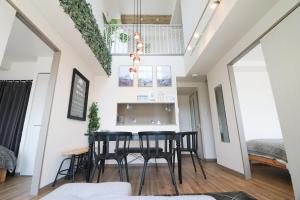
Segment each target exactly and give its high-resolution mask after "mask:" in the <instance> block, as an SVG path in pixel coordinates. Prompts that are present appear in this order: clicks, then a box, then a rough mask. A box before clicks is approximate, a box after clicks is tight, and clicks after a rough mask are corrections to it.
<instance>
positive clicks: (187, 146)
mask: <svg viewBox="0 0 300 200" xmlns="http://www.w3.org/2000/svg"><path fill="white" fill-rule="evenodd" d="M177 135H178V136H179V137H180V140H181V141H180V150H181V152H189V153H190V155H191V158H192V162H193V166H194V169H195V172H197V168H196V164H195V160H194V157H196V158H197V160H198V163H199V166H200V168H201V171H202V174H203V176H204V179H206V174H205V171H204V169H203V166H202V163H201V159H200V157H199V155H198V153H197V151H198V132H197V131H189V132H178V133H177ZM175 152H176V149H174V150H173V161H174V160H175ZM174 168H175V162H173V171H174Z"/></svg>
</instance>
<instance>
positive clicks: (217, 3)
mask: <svg viewBox="0 0 300 200" xmlns="http://www.w3.org/2000/svg"><path fill="white" fill-rule="evenodd" d="M220 3H221V1H220V0H215V1H213V2H212V4H211V5H210V8H211V9H215V8H216V7H217V6H218V5H219V4H220Z"/></svg>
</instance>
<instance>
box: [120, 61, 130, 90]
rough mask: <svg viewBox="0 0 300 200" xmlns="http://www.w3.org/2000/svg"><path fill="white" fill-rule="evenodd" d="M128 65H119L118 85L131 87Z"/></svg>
mask: <svg viewBox="0 0 300 200" xmlns="http://www.w3.org/2000/svg"><path fill="white" fill-rule="evenodd" d="M129 69H130V66H120V67H119V87H132V86H133V79H132V77H131V75H130V72H129Z"/></svg>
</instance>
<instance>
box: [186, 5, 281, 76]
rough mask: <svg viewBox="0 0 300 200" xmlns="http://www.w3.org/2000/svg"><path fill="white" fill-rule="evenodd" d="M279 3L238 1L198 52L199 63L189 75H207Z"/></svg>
mask: <svg viewBox="0 0 300 200" xmlns="http://www.w3.org/2000/svg"><path fill="white" fill-rule="evenodd" d="M277 1H278V0H264V1H261V0H251V1H238V2H237V3H236V5H235V6H234V8H233V9H232V10H231V11H230V13H229V15H228V16H227V17H226V18H225V19H224V21H223V23H222V25H221V26H220V27H219V28H218V30H217V31H216V33H215V34H214V35H213V37H212V38H211V39H210V41H208V43H206V46H205V47H201V49H203V50H201V51H199V52H197V54H198V55H197V61H196V62H195V63H194V64H193V66H192V68H191V69H190V70H189V72H188V73H189V74H193V73H198V74H207V72H208V71H209V70H210V69H211V67H213V66H215V65H216V64H217V62H218V61H219V60H220V59H221V58H222V57H223V56H224V55H226V54H227V52H228V51H229V50H230V49H231V48H232V47H233V46H234V45H235V44H236V43H237V42H238V41H239V40H240V39H241V38H242V37H243V36H244V35H245V34H246V33H247V32H248V31H249V30H250V29H251V28H252V27H253V26H254V25H255V24H256V23H257V22H258V21H259V19H260V18H261V17H262V16H264V15H265V14H266V13H267V12H268V10H270V9H271V8H272V7H273V6H274V5H275V4H276V3H277ZM225 3H226V2H225ZM253 10H255V12H253ZM207 34H210V33H209V31H208V33H207ZM199 49H200V48H199Z"/></svg>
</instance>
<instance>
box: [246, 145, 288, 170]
mask: <svg viewBox="0 0 300 200" xmlns="http://www.w3.org/2000/svg"><path fill="white" fill-rule="evenodd" d="M247 148H248V155H249V160H250V164H252V163H253V162H255V163H261V164H266V165H269V166H272V167H276V168H279V169H287V157H286V152H285V148H284V144H283V140H282V139H256V140H250V141H248V142H247Z"/></svg>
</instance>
